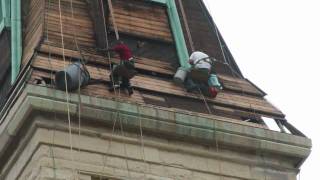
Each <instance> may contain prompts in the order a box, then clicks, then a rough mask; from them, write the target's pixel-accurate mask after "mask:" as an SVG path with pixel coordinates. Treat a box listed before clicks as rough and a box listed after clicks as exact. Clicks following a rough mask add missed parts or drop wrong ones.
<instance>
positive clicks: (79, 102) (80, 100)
mask: <svg viewBox="0 0 320 180" xmlns="http://www.w3.org/2000/svg"><path fill="white" fill-rule="evenodd" d="M70 8H71V18H72V31H73V38H74V41H75V45H76V48H77V50H78V51H79V53H80V56H81V57H80V58H83V57H82V54H81V51H80V49H79V45H78V40H77V37H76V33H75V25H74V20H75V19H74V8H73V0H70ZM81 64H82V67H83V68H85V64H84V60H82V61H81ZM79 68H81V67H79ZM78 77H79V78H78V84H79V86H78V152H79V153H80V152H81V149H80V142H81V109H82V99H81V84H80V81H81V69H79V74H78Z"/></svg>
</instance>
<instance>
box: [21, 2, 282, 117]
mask: <svg viewBox="0 0 320 180" xmlns="http://www.w3.org/2000/svg"><path fill="white" fill-rule="evenodd" d="M33 1H37V0H33ZM33 1H32V2H33ZM121 1H122V0H121ZM48 2H49V1H45V4H44V5H43V7H44V11H43V12H45V13H43V17H42V18H44V21H42V22H44V23H45V24H44V27H45V28H44V30H43V32H42V35H43V36H44V38H43V39H44V41H41V44H38V45H37V47H38V48H37V50H38V53H37V54H35V55H34V57H33V63H32V66H33V68H34V70H33V73H32V76H31V79H30V81H29V83H34V84H37V83H39V82H38V81H34V80H35V79H40V80H41V79H47V80H48V79H49V80H50V81H51V79H52V78H53V77H54V73H55V72H56V71H59V70H62V69H63V68H64V66H63V59H62V48H61V31H60V20H59V9H58V1H54V0H51V1H50V2H51V3H50V4H48ZM61 7H62V25H63V34H64V43H65V50H64V52H65V56H66V57H67V58H66V59H67V63H71V62H72V59H74V58H81V55H80V53H79V51H78V50H77V48H76V46H75V41H74V39H75V38H76V39H77V42H78V44H79V46H80V48H81V51H82V55H83V56H84V57H85V58H86V60H87V61H88V65H87V67H88V70H89V72H90V75H91V77H92V79H94V80H101V81H102V82H103V83H101V84H92V85H89V86H87V87H84V88H83V89H81V93H82V94H86V95H89V96H95V97H101V98H110V97H111V98H112V97H113V98H121V99H125V100H128V101H131V102H137V103H142V104H148V102H147V101H146V93H145V92H148V93H153V94H158V96H159V98H160V99H161V97H162V96H168V97H169V96H171V97H172V96H174V97H177V99H179V98H184V100H185V101H188V102H190V103H192V102H194V101H198V102H202V97H201V96H200V95H199V94H193V93H188V92H186V91H185V89H184V88H183V87H180V86H177V85H175V84H174V83H173V81H172V78H171V77H173V74H174V73H175V69H174V68H173V67H172V66H171V64H170V63H168V62H163V61H158V60H154V59H148V58H140V57H137V58H136V67H137V69H138V70H143V71H146V72H152V73H150V74H153V75H147V74H144V75H143V74H139V75H137V76H136V77H135V78H133V79H132V85H133V86H134V87H135V93H134V94H133V96H131V97H129V96H128V95H127V93H126V92H120V94H114V93H110V92H109V91H108V90H107V86H106V85H105V84H106V82H108V81H109V76H108V75H109V73H110V71H109V59H108V58H107V57H106V56H104V55H103V54H101V53H98V52H97V51H96V44H95V43H96V41H95V32H94V28H93V20H92V19H91V16H90V12H89V10H88V7H87V3H86V1H85V0H74V1H73V8H74V19H72V15H71V6H70V1H67V0H65V1H63V0H62V1H61ZM33 10H35V9H33ZM30 14H31V12H30ZM40 19H41V18H40ZM27 22H29V21H27ZM73 25H74V26H73ZM29 26H30V27H31V25H29ZM74 27H75V30H76V34H75V35H74ZM30 43H31V42H30ZM33 43H34V42H33ZM84 47H85V48H84ZM24 53H26V51H24ZM49 57H50V58H49ZM111 61H112V62H117V61H118V58H116V57H113V58H111ZM51 72H52V73H51ZM154 73H156V75H155V74H154ZM162 75H164V76H162ZM219 78H220V80H221V82H222V83H223V84H224V87H225V90H223V91H222V92H221V93H220V94H219V95H218V97H217V98H216V99H210V98H208V99H207V100H208V102H209V104H211V106H214V107H215V109H219V110H221V109H222V110H223V111H224V112H229V113H230V114H236V112H237V113H239V112H241V113H242V114H246V115H247V116H256V115H257V116H260V115H263V116H268V117H283V116H284V115H283V114H282V113H281V112H280V111H279V110H278V109H276V108H275V107H273V106H272V105H271V104H270V103H268V102H267V101H266V100H265V99H263V98H262V96H263V95H262V94H261V92H260V91H258V90H257V89H256V88H255V87H253V86H252V84H250V83H249V82H247V81H246V80H244V79H239V78H236V77H232V76H228V75H222V74H219ZM50 81H49V82H50ZM41 84H43V85H45V83H41ZM49 87H50V86H49ZM147 96H148V95H147ZM155 96H157V95H155ZM147 98H148V97H147ZM156 99H157V98H156ZM164 103H167V102H164ZM165 107H167V108H171V109H179V107H173V106H170V105H169V106H165ZM182 109H183V108H182ZM222 110H221V111H222ZM221 116H223V115H221ZM225 116H226V117H228V116H227V115H225ZM232 116H233V115H232ZM230 117H231V116H230ZM233 119H236V118H233ZM238 119H239V120H240V118H238Z"/></svg>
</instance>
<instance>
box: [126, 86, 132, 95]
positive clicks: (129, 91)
mask: <svg viewBox="0 0 320 180" xmlns="http://www.w3.org/2000/svg"><path fill="white" fill-rule="evenodd" d="M127 90H128V94H129V96H131V95H132V94H133V88H132V87H131V86H128V87H127Z"/></svg>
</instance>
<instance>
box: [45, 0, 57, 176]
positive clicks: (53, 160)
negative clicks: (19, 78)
mask: <svg viewBox="0 0 320 180" xmlns="http://www.w3.org/2000/svg"><path fill="white" fill-rule="evenodd" d="M47 3H48V8H45V12H46V21H45V22H44V23H45V24H46V25H47V27H46V38H47V42H48V43H49V32H48V23H49V22H48V16H49V11H50V9H51V0H48V2H47ZM50 47H51V46H50V45H49V49H48V50H49V54H48V62H49V66H50V84H51V85H53V67H52V63H51V48H50ZM56 119H57V114H56V112H55V110H54V124H56ZM55 134H56V133H55V128H54V129H53V136H52V142H51V145H50V148H49V149H50V156H51V158H52V166H53V178H54V179H57V172H56V169H57V168H56V161H55V157H54V152H53V145H54V140H55Z"/></svg>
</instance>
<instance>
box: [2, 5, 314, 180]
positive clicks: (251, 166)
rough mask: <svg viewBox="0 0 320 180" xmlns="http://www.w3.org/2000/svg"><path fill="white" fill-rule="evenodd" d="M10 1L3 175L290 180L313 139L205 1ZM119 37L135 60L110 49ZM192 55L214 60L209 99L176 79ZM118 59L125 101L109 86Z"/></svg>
mask: <svg viewBox="0 0 320 180" xmlns="http://www.w3.org/2000/svg"><path fill="white" fill-rule="evenodd" d="M2 2H4V1H2ZM15 3H17V4H16V5H18V4H20V3H21V11H20V10H19V8H20V6H19V8H18V9H15V8H13V7H11V8H10V9H11V10H12V9H15V10H16V11H15V12H16V13H14V14H15V16H13V15H12V13H11V16H10V19H11V22H12V23H11V24H10V27H9V26H0V27H3V28H0V54H1V56H0V65H1V66H0V67H1V70H2V71H0V82H1V83H2V84H1V86H0V108H1V112H0V123H1V124H0V162H1V163H0V174H1V177H0V179H5V180H7V179H8V180H11V179H37V178H40V179H41V178H45V179H82V180H97V179H104V180H110V179H199V180H200V179H230V180H231V179H290V180H291V179H296V177H295V176H296V174H297V172H298V171H299V168H300V166H301V164H302V163H303V162H304V161H305V159H306V158H307V157H308V155H309V153H310V149H311V140H310V139H309V138H307V137H305V135H304V134H303V133H302V132H300V131H299V130H298V129H297V128H295V127H293V126H292V125H291V124H290V120H287V119H286V117H285V114H284V113H283V112H282V111H280V110H279V109H278V108H277V107H275V106H274V105H272V104H271V103H270V102H268V101H267V100H266V99H265V98H264V96H265V95H266V93H265V92H264V91H262V90H261V89H259V88H258V87H257V86H255V85H254V84H253V83H252V82H251V81H249V80H248V79H247V78H245V77H244V76H243V74H242V73H241V71H240V69H239V67H238V66H237V64H236V61H235V59H234V58H233V56H232V54H231V52H230V50H229V49H228V47H227V45H226V43H225V41H224V40H223V37H222V35H221V33H220V32H219V29H218V27H217V26H216V25H215V23H214V21H213V18H212V17H211V16H210V14H209V13H208V10H207V9H206V7H205V5H204V3H203V2H202V0H26V1H19V0H17V1H15ZM1 5H2V6H1V7H3V4H1ZM16 5H15V4H14V3H11V6H16ZM2 9H3V8H2ZM0 12H1V11H0ZM11 12H12V11H11ZM20 12H21V18H17V16H19V15H20ZM2 15H3V13H2ZM1 17H4V16H0V22H2V21H1ZM20 20H21V24H22V27H21V28H20V26H19V22H20ZM18 21H19V22H18ZM20 32H21V37H22V39H21V41H20V40H19V38H18V37H19V34H20ZM13 34H14V35H13ZM119 41H121V43H123V44H125V45H126V46H127V47H128V48H129V49H130V53H131V52H132V54H133V55H132V57H131V54H130V57H128V58H122V59H120V58H119V57H118V56H117V55H116V53H112V52H113V51H115V50H114V46H115V45H116V44H117V43H119ZM21 42H22V44H21ZM19 43H20V44H21V49H20V50H21V52H22V55H21V57H20V56H19V52H20V50H19ZM194 51H201V52H204V53H206V54H207V55H208V57H209V59H214V60H215V61H214V64H213V65H212V66H213V67H214V72H213V74H214V75H216V76H217V77H218V80H219V82H220V83H221V84H222V90H220V91H219V92H218V94H217V96H216V97H215V98H213V97H210V96H207V95H206V94H205V93H203V92H202V90H201V89H200V91H193V92H190V91H188V90H187V89H186V87H185V86H183V85H182V84H177V83H175V82H174V80H173V79H174V75H175V74H176V72H177V70H179V69H184V70H186V69H188V68H190V67H191V65H190V64H189V63H188V61H189V56H190V54H191V53H192V52H194ZM8 52H11V53H8ZM3 54H4V55H3ZM17 60H18V61H17ZM125 61H134V70H135V71H136V72H137V74H136V75H135V76H134V77H133V78H132V79H130V82H131V86H132V87H133V94H132V95H131V96H130V95H129V94H128V93H127V92H126V91H125V90H122V89H121V88H119V89H115V91H114V92H112V91H110V89H109V88H108V85H110V84H113V87H115V86H114V82H113V81H111V79H112V78H113V77H112V74H111V72H114V70H115V68H116V67H117V66H116V65H119V66H120V64H121V65H122V63H124V62H125ZM20 64H21V65H20ZM10 67H11V68H15V70H17V72H18V73H13V69H10ZM79 67H80V68H79ZM191 68H192V67H191ZM186 71H187V70H186ZM58 72H62V73H60V75H61V77H62V78H59V80H58V79H57V78H55V77H56V74H57V73H58ZM11 77H14V78H12V79H13V80H14V82H13V83H12V84H11V83H10V81H11V80H10V78H11ZM89 77H90V81H89ZM123 77H124V76H123ZM123 77H122V80H123ZM249 78H250V77H249ZM84 79H85V80H84ZM57 81H58V82H57ZM80 81H81V82H80ZM84 81H85V83H83V82H84ZM61 82H63V83H65V84H64V85H65V86H60V89H62V90H59V86H57V84H59V83H61ZM71 83H75V84H71ZM71 85H76V86H75V88H73V89H76V90H74V91H68V90H66V89H64V88H61V87H66V86H67V87H68V86H71ZM206 85H207V84H206ZM120 87H121V86H120ZM265 121H270V122H273V123H275V124H276V125H277V126H278V127H279V131H278V132H277V131H272V130H270V129H269V127H268V126H267V125H266V123H265Z"/></svg>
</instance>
